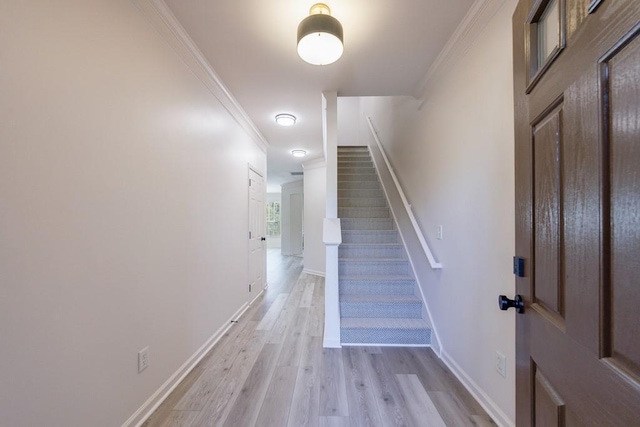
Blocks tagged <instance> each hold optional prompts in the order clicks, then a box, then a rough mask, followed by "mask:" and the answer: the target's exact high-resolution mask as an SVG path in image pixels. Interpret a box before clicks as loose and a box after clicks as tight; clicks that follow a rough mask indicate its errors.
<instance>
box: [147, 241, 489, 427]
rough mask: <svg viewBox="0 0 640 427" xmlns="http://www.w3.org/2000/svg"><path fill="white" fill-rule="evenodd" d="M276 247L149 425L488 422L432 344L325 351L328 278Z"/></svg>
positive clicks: (328, 426) (324, 426) (327, 426)
mask: <svg viewBox="0 0 640 427" xmlns="http://www.w3.org/2000/svg"><path fill="white" fill-rule="evenodd" d="M301 262H302V259H301V258H297V257H284V256H281V255H280V249H278V248H276V249H269V251H268V264H267V265H268V274H267V277H268V282H269V288H268V289H267V291H266V292H265V293H264V294H263V295H262V296H261V297H260V298H259V299H258V300H257V301H256V302H255V303H254V304H253V305H252V306H251V307H250V308H249V310H247V312H246V313H245V314H244V315H243V316H242V317H241V318H240V319H239V322H238V323H237V324H235V325H234V326H233V327H232V328H231V329H230V330H229V331H228V332H227V333H226V334H225V335H224V336H223V337H222V338H221V340H220V341H219V342H218V343H217V344H216V345H215V347H214V348H213V349H212V350H211V352H210V353H209V354H208V355H207V356H205V357H204V359H203V360H202V361H201V362H200V363H199V364H198V366H196V367H195V368H194V369H193V371H192V372H191V373H190V374H189V375H188V376H187V377H186V378H185V380H184V381H183V382H182V383H181V384H180V385H179V386H178V387H177V388H176V389H175V391H174V392H173V393H172V394H171V395H170V396H169V397H168V398H167V399H166V400H165V401H164V402H163V404H162V405H161V406H160V407H159V408H158V409H157V410H156V411H155V412H154V413H153V415H152V416H151V417H150V418H149V419H148V420H147V422H146V423H145V424H144V426H146V427H155V426H162V427H169V426H180V427H192V426H233V427H251V426H260V427H263V426H267V427H270V426H274V427H277V426H289V427H301V426H314V427H342V426H385V427H386V426H434V427H435V426H456V427H457V426H490V425H494V424H493V422H492V421H491V418H489V416H488V415H487V414H486V413H485V412H484V410H483V409H482V408H481V407H480V405H479V404H478V403H477V402H476V401H475V400H474V399H473V398H472V397H471V395H469V393H468V392H467V391H466V390H465V389H464V387H463V386H462V385H461V384H460V383H459V382H458V381H457V379H456V378H455V377H454V375H453V374H452V373H451V372H450V371H449V370H448V369H447V367H446V366H445V365H444V364H443V363H442V362H441V361H440V360H439V359H438V358H437V357H436V356H435V354H434V353H433V352H432V351H431V350H430V349H428V348H390V347H382V348H379V347H344V348H342V349H323V348H322V329H323V322H324V279H323V278H321V277H318V276H312V275H308V274H305V273H302V265H301Z"/></svg>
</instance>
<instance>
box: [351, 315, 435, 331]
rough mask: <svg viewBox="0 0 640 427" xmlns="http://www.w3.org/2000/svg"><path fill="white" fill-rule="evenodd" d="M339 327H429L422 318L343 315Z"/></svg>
mask: <svg viewBox="0 0 640 427" xmlns="http://www.w3.org/2000/svg"><path fill="white" fill-rule="evenodd" d="M340 328H357V329H431V327H430V326H429V323H428V322H427V321H426V320H424V319H411V318H409V319H403V318H387V317H377V318H376V317H366V318H364V317H343V318H342V319H341V320H340Z"/></svg>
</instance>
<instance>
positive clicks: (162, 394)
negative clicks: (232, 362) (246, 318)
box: [122, 303, 250, 427]
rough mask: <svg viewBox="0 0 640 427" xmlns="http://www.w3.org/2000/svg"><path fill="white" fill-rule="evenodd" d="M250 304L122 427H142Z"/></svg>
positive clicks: (199, 350) (200, 349)
mask: <svg viewBox="0 0 640 427" xmlns="http://www.w3.org/2000/svg"><path fill="white" fill-rule="evenodd" d="M249 306H250V304H248V303H244V304H243V305H242V307H240V309H239V310H238V311H236V312H235V313H234V314H233V316H231V318H230V319H229V320H228V321H227V322H226V323H225V324H224V325H223V326H221V327H220V328H219V329H218V330H217V331H216V332H215V333H214V334H213V335H212V336H211V337H210V338H209V339H208V340H207V341H206V342H205V343H204V344H203V345H202V346H201V347H200V348H199V349H198V350H196V352H195V353H194V354H193V355H192V356H191V357H190V358H189V359H188V360H187V361H186V362H184V364H183V365H182V366H180V368H178V370H177V371H176V372H174V373H173V375H171V376H170V377H169V379H168V380H167V381H165V383H164V384H162V385H161V386H160V388H159V389H158V390H156V392H155V393H153V394H152V395H151V397H150V398H149V399H147V401H146V402H144V403H143V404H142V406H141V407H140V408H138V410H137V411H136V412H134V413H133V415H131V417H129V419H128V420H127V421H125V422H124V423H123V424H122V427H130V426H135V427H140V426H141V425H142V424H143V423H144V422H145V421H146V420H147V419H148V418H149V417H150V416H151V414H153V412H154V411H155V410H156V409H158V407H159V406H160V405H161V404H162V402H164V400H165V399H166V398H167V397H168V396H169V395H170V394H171V392H172V391H173V390H174V389H175V388H176V387H177V386H178V384H180V382H181V381H182V380H183V379H184V378H185V377H186V376H187V375H188V374H189V372H191V370H193V368H195V367H196V365H197V364H198V363H199V362H200V360H202V358H203V357H204V356H206V355H207V353H209V351H211V349H212V348H213V346H214V345H216V343H217V342H218V341H219V340H220V338H222V336H223V335H224V334H225V333H226V332H227V331H228V330H229V329H230V328H231V327H232V326H233V321H235V320H237V319H239V318H240V317H241V316H242V315H243V314H244V312H245V311H247V309H248V308H249Z"/></svg>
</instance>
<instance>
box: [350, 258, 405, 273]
mask: <svg viewBox="0 0 640 427" xmlns="http://www.w3.org/2000/svg"><path fill="white" fill-rule="evenodd" d="M338 274H339V275H344V276H358V275H363V276H406V275H408V274H409V267H408V263H407V262H406V261H380V262H375V261H372V262H351V261H339V262H338Z"/></svg>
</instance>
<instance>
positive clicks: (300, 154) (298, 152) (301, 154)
mask: <svg viewBox="0 0 640 427" xmlns="http://www.w3.org/2000/svg"><path fill="white" fill-rule="evenodd" d="M291 154H292V155H293V157H304V156H306V155H307V152H306V151H304V150H292V151H291Z"/></svg>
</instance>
